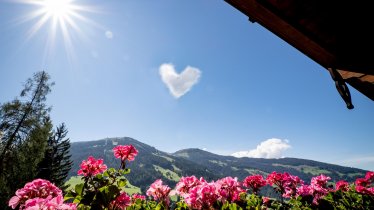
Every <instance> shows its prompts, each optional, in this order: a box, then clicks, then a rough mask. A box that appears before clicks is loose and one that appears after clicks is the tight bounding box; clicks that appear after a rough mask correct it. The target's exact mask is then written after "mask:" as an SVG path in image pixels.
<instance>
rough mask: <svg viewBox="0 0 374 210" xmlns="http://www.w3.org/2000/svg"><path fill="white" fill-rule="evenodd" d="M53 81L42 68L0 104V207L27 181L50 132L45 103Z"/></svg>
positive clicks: (3, 206)
mask: <svg viewBox="0 0 374 210" xmlns="http://www.w3.org/2000/svg"><path fill="white" fill-rule="evenodd" d="M52 85H53V83H49V75H48V74H47V73H46V72H44V71H42V72H37V73H35V74H34V76H33V77H32V78H30V79H28V80H27V81H26V83H25V85H24V88H23V90H22V91H21V94H20V99H18V98H16V99H14V100H13V101H11V102H7V103H4V104H2V105H1V106H0V133H1V135H0V208H1V209H5V206H6V205H5V204H6V202H7V201H8V199H9V198H10V196H11V195H13V194H14V192H15V190H16V189H18V188H19V187H21V186H23V185H24V184H25V183H26V182H28V181H31V180H32V179H33V178H35V176H36V174H37V170H36V169H37V165H38V164H39V162H40V161H41V160H42V159H43V157H44V152H45V148H46V146H47V141H48V138H49V136H50V135H51V130H52V123H51V122H50V120H49V112H50V108H49V107H47V105H46V104H45V101H46V96H47V94H48V93H49V92H50V91H51V89H50V88H51V86H52Z"/></svg>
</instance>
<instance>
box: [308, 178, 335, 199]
mask: <svg viewBox="0 0 374 210" xmlns="http://www.w3.org/2000/svg"><path fill="white" fill-rule="evenodd" d="M330 179H331V178H330V177H328V176H325V175H323V174H321V175H319V176H316V177H313V178H312V180H311V183H310V186H311V188H312V193H313V196H314V199H313V203H314V204H318V201H319V200H320V199H321V198H322V197H324V196H325V195H326V194H327V193H329V191H330V189H329V188H328V187H327V182H328V181H329V180H330Z"/></svg>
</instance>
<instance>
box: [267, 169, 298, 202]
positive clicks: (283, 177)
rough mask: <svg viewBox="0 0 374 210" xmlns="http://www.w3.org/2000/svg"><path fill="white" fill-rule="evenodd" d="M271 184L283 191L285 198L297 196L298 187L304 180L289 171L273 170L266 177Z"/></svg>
mask: <svg viewBox="0 0 374 210" xmlns="http://www.w3.org/2000/svg"><path fill="white" fill-rule="evenodd" d="M266 181H267V182H268V183H269V184H270V185H274V186H275V189H276V190H277V191H279V192H280V193H282V196H283V197H285V198H290V197H293V196H296V190H297V187H298V186H299V185H300V184H303V183H304V182H303V181H302V180H301V179H300V178H299V177H298V176H293V175H290V174H288V173H286V172H285V173H283V174H281V173H277V172H272V173H271V174H269V175H268V177H267V178H266Z"/></svg>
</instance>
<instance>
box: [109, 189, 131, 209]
mask: <svg viewBox="0 0 374 210" xmlns="http://www.w3.org/2000/svg"><path fill="white" fill-rule="evenodd" d="M130 205H131V198H130V196H129V195H127V193H125V192H122V193H121V194H120V195H119V196H117V198H116V199H115V200H114V201H112V202H111V206H112V208H113V209H124V208H126V207H127V206H130Z"/></svg>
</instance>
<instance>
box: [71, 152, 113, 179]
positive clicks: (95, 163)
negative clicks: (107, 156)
mask: <svg viewBox="0 0 374 210" xmlns="http://www.w3.org/2000/svg"><path fill="white" fill-rule="evenodd" d="M103 162H104V161H103V159H95V158H94V157H92V156H89V157H88V159H87V160H83V161H82V163H81V165H80V167H81V169H79V171H78V175H83V176H85V177H90V176H95V175H96V174H99V173H102V172H104V171H105V170H106V169H107V166H106V165H105V164H104V163H103Z"/></svg>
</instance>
